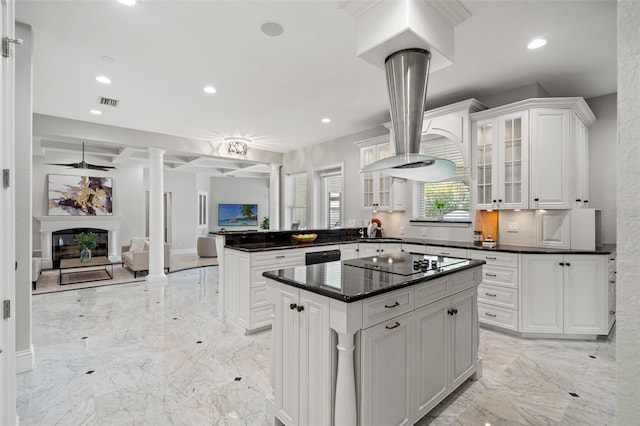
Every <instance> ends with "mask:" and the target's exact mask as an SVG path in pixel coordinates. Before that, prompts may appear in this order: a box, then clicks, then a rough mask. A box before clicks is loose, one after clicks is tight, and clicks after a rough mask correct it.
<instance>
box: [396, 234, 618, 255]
mask: <svg viewBox="0 0 640 426" xmlns="http://www.w3.org/2000/svg"><path fill="white" fill-rule="evenodd" d="M403 241H404V242H405V243H406V244H419V245H424V246H439V247H452V248H454V247H455V248H462V249H472V250H481V251H504V252H510V253H526V254H611V253H612V252H613V251H615V249H616V245H615V244H603V245H602V246H600V247H596V249H595V250H577V249H560V248H548V247H532V246H517V245H508V244H497V245H496V246H495V247H493V248H488V247H482V246H477V245H475V244H473V243H472V242H460V241H443V240H424V239H417V238H404V239H403Z"/></svg>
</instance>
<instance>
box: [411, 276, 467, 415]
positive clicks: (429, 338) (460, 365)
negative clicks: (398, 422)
mask: <svg viewBox="0 0 640 426" xmlns="http://www.w3.org/2000/svg"><path fill="white" fill-rule="evenodd" d="M414 315H415V329H416V331H415V333H416V334H415V338H414V340H415V345H416V348H415V351H416V352H415V353H416V358H415V361H414V362H415V365H416V367H415V370H414V371H415V374H414V375H415V378H416V382H415V385H414V386H415V388H414V389H415V390H414V392H415V397H416V398H417V402H416V407H417V410H418V411H417V414H416V417H415V419H416V420H418V419H420V418H422V417H423V416H424V415H425V414H427V413H428V412H429V411H430V410H431V409H432V408H433V407H435V406H436V405H437V404H438V403H439V402H440V401H442V400H443V399H444V397H445V396H446V395H448V394H449V393H450V392H451V391H452V390H453V389H455V388H457V387H458V386H459V385H460V384H462V382H464V381H465V380H466V379H467V378H468V377H469V375H470V374H471V373H472V372H473V371H474V369H475V366H476V359H477V349H478V334H477V329H478V311H477V304H476V289H475V287H474V288H471V289H468V290H465V291H462V292H460V293H457V294H455V295H453V296H450V297H447V298H446V299H443V300H439V301H437V302H434V303H431V304H429V305H426V306H424V307H422V308H420V309H418V310H416V311H415V314H414Z"/></svg>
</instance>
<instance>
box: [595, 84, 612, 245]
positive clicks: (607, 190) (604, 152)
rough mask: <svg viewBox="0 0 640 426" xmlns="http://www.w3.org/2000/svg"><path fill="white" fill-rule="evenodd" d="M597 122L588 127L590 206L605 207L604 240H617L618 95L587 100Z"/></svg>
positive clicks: (603, 209)
mask: <svg viewBox="0 0 640 426" xmlns="http://www.w3.org/2000/svg"><path fill="white" fill-rule="evenodd" d="M587 103H588V104H589V107H590V108H591V110H592V111H593V113H594V114H595V116H596V118H597V121H596V122H595V123H593V125H592V126H591V127H589V207H592V208H594V209H600V210H602V242H603V243H615V242H616V240H617V239H616V212H617V209H616V202H617V200H616V198H617V197H616V178H617V167H616V155H617V154H616V153H617V145H618V144H617V140H618V136H617V106H616V103H617V94H616V93H612V94H610V95H605V96H598V97H597V98H590V99H587Z"/></svg>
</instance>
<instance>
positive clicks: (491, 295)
mask: <svg viewBox="0 0 640 426" xmlns="http://www.w3.org/2000/svg"><path fill="white" fill-rule="evenodd" d="M484 294H486V295H487V296H489V297H498V295H497V294H493V293H486V292H485V293H484Z"/></svg>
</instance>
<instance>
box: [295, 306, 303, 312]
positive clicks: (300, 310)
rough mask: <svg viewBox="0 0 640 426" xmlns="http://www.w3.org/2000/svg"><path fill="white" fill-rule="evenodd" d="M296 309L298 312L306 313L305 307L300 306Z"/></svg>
mask: <svg viewBox="0 0 640 426" xmlns="http://www.w3.org/2000/svg"><path fill="white" fill-rule="evenodd" d="M296 309H297V310H298V312H302V311H304V306H302V305H298V307H297V308H296Z"/></svg>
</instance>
